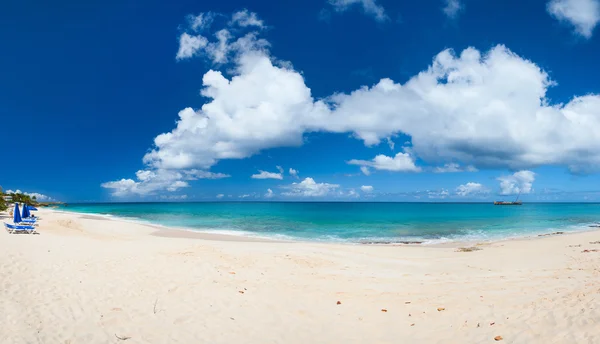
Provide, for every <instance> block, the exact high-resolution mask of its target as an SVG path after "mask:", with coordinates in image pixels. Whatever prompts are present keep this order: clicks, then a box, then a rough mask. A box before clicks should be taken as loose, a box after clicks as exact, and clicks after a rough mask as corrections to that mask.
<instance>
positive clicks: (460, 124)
mask: <svg viewBox="0 0 600 344" xmlns="http://www.w3.org/2000/svg"><path fill="white" fill-rule="evenodd" d="M243 31H244V30H242V29H240V30H237V31H236V30H232V32H235V34H236V35H244V32H243ZM258 34H259V33H258V32H250V33H247V34H245V35H244V36H242V37H240V38H237V39H236V37H235V36H234V35H233V34H231V33H230V35H232V36H231V37H230V38H228V39H227V40H225V41H222V43H223V46H224V47H225V48H224V49H223V51H225V52H226V54H225V55H224V56H225V57H226V58H223V59H225V60H228V61H231V62H232V67H231V68H229V69H228V70H229V71H230V72H231V74H232V75H233V76H232V77H229V78H226V77H225V76H224V75H223V74H222V73H221V72H219V71H215V70H210V71H208V72H207V73H206V74H205V75H204V77H203V85H204V88H203V89H202V95H203V96H205V97H207V98H208V99H209V101H208V102H207V103H205V104H204V105H202V106H201V107H200V108H199V109H196V110H194V109H192V108H186V109H184V110H182V111H180V113H179V120H178V122H177V125H176V128H174V129H173V130H172V131H171V132H168V133H164V134H160V135H158V136H157V137H156V138H155V140H154V146H153V147H152V148H151V151H150V152H149V153H148V154H146V156H145V157H144V163H145V164H146V165H147V168H146V169H150V170H154V169H156V170H169V171H171V170H182V169H191V168H198V169H208V168H210V167H211V166H213V165H215V164H216V163H217V162H218V161H219V160H221V159H243V158H247V157H249V156H252V155H254V154H256V153H258V152H260V151H263V150H266V149H269V148H274V147H293V146H300V145H302V143H303V136H304V134H306V133H311V132H329V133H350V134H352V135H353V137H356V138H357V139H360V140H362V141H363V142H364V143H365V145H367V146H373V145H376V144H378V143H380V142H381V140H385V139H387V138H388V137H393V136H394V135H397V134H403V135H407V136H409V137H410V143H411V150H410V159H409V158H407V157H406V156H404V155H400V156H396V157H394V158H392V157H386V156H385V155H382V156H381V157H380V160H382V161H384V162H395V163H398V161H396V160H400V161H404V162H406V163H407V164H406V166H408V167H411V165H410V161H413V165H414V159H416V158H418V159H419V160H422V161H424V162H425V163H427V164H436V165H437V164H445V163H448V162H450V161H452V162H456V163H460V164H463V165H465V166H468V165H472V166H476V167H477V168H510V169H515V170H520V169H530V168H534V167H537V166H541V165H563V166H567V167H568V168H569V169H570V170H571V171H579V172H580V171H582V170H584V169H585V168H590V166H600V96H598V95H594V94H588V95H585V96H580V97H574V98H573V99H572V100H570V101H569V102H567V103H564V104H552V103H551V102H550V100H549V99H547V98H546V92H547V90H548V88H549V87H551V86H553V85H555V83H554V82H553V81H551V80H550V78H549V76H548V74H547V73H546V72H544V71H543V70H541V69H540V68H539V67H538V66H537V65H536V64H535V63H533V62H531V61H528V60H526V59H524V58H522V57H520V56H518V55H516V54H514V53H513V52H511V51H510V50H509V49H507V48H506V47H504V46H502V45H498V46H496V47H493V48H492V49H491V50H490V51H488V52H486V53H483V54H482V53H481V52H480V51H478V50H476V49H474V48H468V49H465V50H464V51H462V52H461V53H460V54H459V55H458V56H457V55H456V54H455V53H454V52H453V51H452V50H444V51H442V52H441V53H439V54H438V55H437V56H435V57H434V59H433V62H432V64H431V66H430V67H429V68H427V69H426V70H424V71H422V72H420V73H418V74H416V75H415V76H413V77H412V78H410V79H409V80H408V81H407V82H406V83H404V84H400V83H395V82H394V81H392V80H391V79H387V78H384V79H381V80H380V81H379V82H378V83H377V84H375V85H374V86H371V87H366V86H364V87H360V88H358V89H357V90H355V91H353V92H351V93H335V94H333V95H332V96H330V97H327V98H325V99H323V100H315V99H314V98H313V97H312V95H311V91H310V89H309V88H308V87H307V85H306V84H305V82H304V79H303V77H302V74H301V73H300V72H298V71H296V70H294V69H292V67H291V66H290V65H287V64H286V65H283V64H281V63H277V62H274V61H276V59H274V58H272V57H271V56H270V54H269V51H268V50H267V47H268V42H266V41H264V40H260V39H259V38H258ZM209 43H210V44H212V46H214V45H215V44H216V45H219V44H221V41H217V42H209ZM207 46H208V45H207ZM201 53H202V55H203V56H207V57H209V58H210V59H211V60H213V61H215V62H218V61H217V60H219V58H217V57H215V56H216V55H215V54H214V52H213V51H212V50H211V49H208V48H205V49H201ZM507 75H510V76H511V77H510V78H509V77H507ZM402 154H408V153H406V152H405V153H402ZM365 163H368V164H367V165H362V166H363V167H364V168H363V172H364V171H365V170H366V169H367V167H368V166H372V165H375V164H377V162H376V161H375V160H373V161H365ZM391 166H396V165H393V164H392V165H391ZM400 166H401V165H400ZM373 168H375V167H373ZM395 168H396V169H397V168H398V167H395ZM415 168H416V167H415ZM165 188H166V187H165Z"/></svg>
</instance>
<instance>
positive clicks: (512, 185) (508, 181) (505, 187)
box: [498, 170, 535, 195]
mask: <svg viewBox="0 0 600 344" xmlns="http://www.w3.org/2000/svg"><path fill="white" fill-rule="evenodd" d="M498 181H500V194H501V195H516V194H528V193H531V191H532V190H533V182H534V181H535V173H533V172H531V171H527V170H523V171H519V172H515V173H514V174H512V175H510V176H503V177H499V178H498Z"/></svg>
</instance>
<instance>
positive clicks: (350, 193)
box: [340, 189, 360, 198]
mask: <svg viewBox="0 0 600 344" xmlns="http://www.w3.org/2000/svg"><path fill="white" fill-rule="evenodd" d="M340 195H341V196H343V195H344V193H343V192H340ZM346 196H347V197H350V198H360V194H359V193H358V192H356V190H354V189H350V190H348V194H347V195H346Z"/></svg>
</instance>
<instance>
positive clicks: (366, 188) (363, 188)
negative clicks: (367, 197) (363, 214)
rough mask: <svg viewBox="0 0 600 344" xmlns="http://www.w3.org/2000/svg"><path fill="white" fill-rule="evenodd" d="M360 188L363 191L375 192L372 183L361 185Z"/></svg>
mask: <svg viewBox="0 0 600 344" xmlns="http://www.w3.org/2000/svg"><path fill="white" fill-rule="evenodd" d="M360 189H361V190H362V192H367V193H370V192H373V187H372V186H371V185H363V186H361V187H360Z"/></svg>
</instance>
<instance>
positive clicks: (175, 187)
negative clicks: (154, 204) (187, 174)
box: [167, 180, 190, 191]
mask: <svg viewBox="0 0 600 344" xmlns="http://www.w3.org/2000/svg"><path fill="white" fill-rule="evenodd" d="M188 186H190V185H189V184H188V183H187V182H184V181H181V180H177V181H175V182H173V184H171V185H169V186H167V191H177V190H179V189H181V188H187V187H188Z"/></svg>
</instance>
